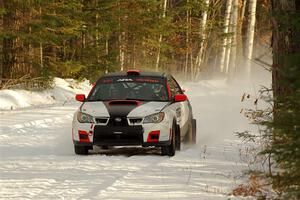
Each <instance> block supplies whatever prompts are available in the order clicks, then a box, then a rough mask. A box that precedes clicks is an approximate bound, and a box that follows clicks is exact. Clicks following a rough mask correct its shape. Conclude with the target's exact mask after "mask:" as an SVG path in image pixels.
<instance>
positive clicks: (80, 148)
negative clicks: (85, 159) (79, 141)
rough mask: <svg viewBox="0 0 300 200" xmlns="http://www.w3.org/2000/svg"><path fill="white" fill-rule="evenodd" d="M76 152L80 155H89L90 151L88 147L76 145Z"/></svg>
mask: <svg viewBox="0 0 300 200" xmlns="http://www.w3.org/2000/svg"><path fill="white" fill-rule="evenodd" d="M74 150H75V153H76V154H78V155H87V154H88V153H89V149H88V147H86V146H78V145H74Z"/></svg>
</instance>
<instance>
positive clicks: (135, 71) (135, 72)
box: [127, 69, 141, 76]
mask: <svg viewBox="0 0 300 200" xmlns="http://www.w3.org/2000/svg"><path fill="white" fill-rule="evenodd" d="M140 72H141V70H137V69H131V70H128V71H127V75H135V76H138V75H140Z"/></svg>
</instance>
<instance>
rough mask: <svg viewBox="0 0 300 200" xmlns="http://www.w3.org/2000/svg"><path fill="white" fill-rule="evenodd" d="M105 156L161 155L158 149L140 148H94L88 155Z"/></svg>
mask: <svg viewBox="0 0 300 200" xmlns="http://www.w3.org/2000/svg"><path fill="white" fill-rule="evenodd" d="M97 154H101V155H107V156H127V157H131V156H136V155H138V156H147V155H149V156H154V155H159V156H160V155H161V151H160V148H142V147H107V148H100V147H94V150H90V151H89V155H97Z"/></svg>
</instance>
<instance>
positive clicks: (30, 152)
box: [0, 83, 250, 199]
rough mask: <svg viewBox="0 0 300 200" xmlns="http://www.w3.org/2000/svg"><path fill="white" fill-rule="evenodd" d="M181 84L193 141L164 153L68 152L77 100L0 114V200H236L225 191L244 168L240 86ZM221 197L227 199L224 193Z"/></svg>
mask: <svg viewBox="0 0 300 200" xmlns="http://www.w3.org/2000/svg"><path fill="white" fill-rule="evenodd" d="M220 84H221V86H220V87H219V86H218V83H216V84H215V85H211V84H208V83H207V84H202V85H201V87H199V85H197V84H189V85H187V86H186V89H187V94H188V96H189V98H190V100H191V102H192V105H193V109H194V116H195V118H196V119H197V121H198V131H197V135H198V136H197V137H198V138H197V144H196V145H194V146H183V150H182V151H180V152H177V153H176V155H175V156H174V157H172V158H169V157H167V156H160V155H159V151H157V150H154V149H140V148H135V147H131V148H123V147H120V148H114V149H110V150H94V151H93V152H92V153H91V154H90V155H88V156H78V155H75V154H74V152H73V144H72V141H71V121H72V115H73V112H74V111H75V110H76V109H77V107H78V104H77V103H74V102H73V103H67V104H65V105H60V106H57V105H56V106H48V107H45V106H44V107H33V108H29V109H23V110H16V111H2V112H1V113H0V156H1V160H0V199H228V198H230V199H235V198H236V199H240V197H233V196H230V193H231V191H232V189H233V188H234V187H235V186H236V185H237V184H238V183H239V182H241V181H242V180H241V178H240V175H241V174H242V170H245V169H247V165H246V163H245V162H244V161H242V159H241V155H240V154H241V152H242V151H243V148H242V146H243V145H242V144H241V142H240V141H239V140H238V139H237V138H236V137H235V136H234V132H235V131H243V130H247V129H249V127H250V126H249V125H248V122H247V120H246V119H245V118H243V117H242V115H241V114H240V113H239V111H240V109H241V107H242V106H243V105H241V103H240V96H241V95H242V93H241V91H236V92H232V88H227V87H225V86H222V83H220ZM228 195H229V196H228Z"/></svg>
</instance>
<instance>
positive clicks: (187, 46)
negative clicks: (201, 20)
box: [184, 0, 191, 77]
mask: <svg viewBox="0 0 300 200" xmlns="http://www.w3.org/2000/svg"><path fill="white" fill-rule="evenodd" d="M186 3H187V5H188V4H189V0H187V1H186ZM190 12H191V11H190V9H189V8H188V9H187V11H186V38H185V45H186V52H185V65H184V75H185V77H188V75H187V73H188V64H189V53H190V52H189V48H190V32H191V30H190V29H191V28H190V26H191V24H190V23H191V22H190V15H191V14H190Z"/></svg>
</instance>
